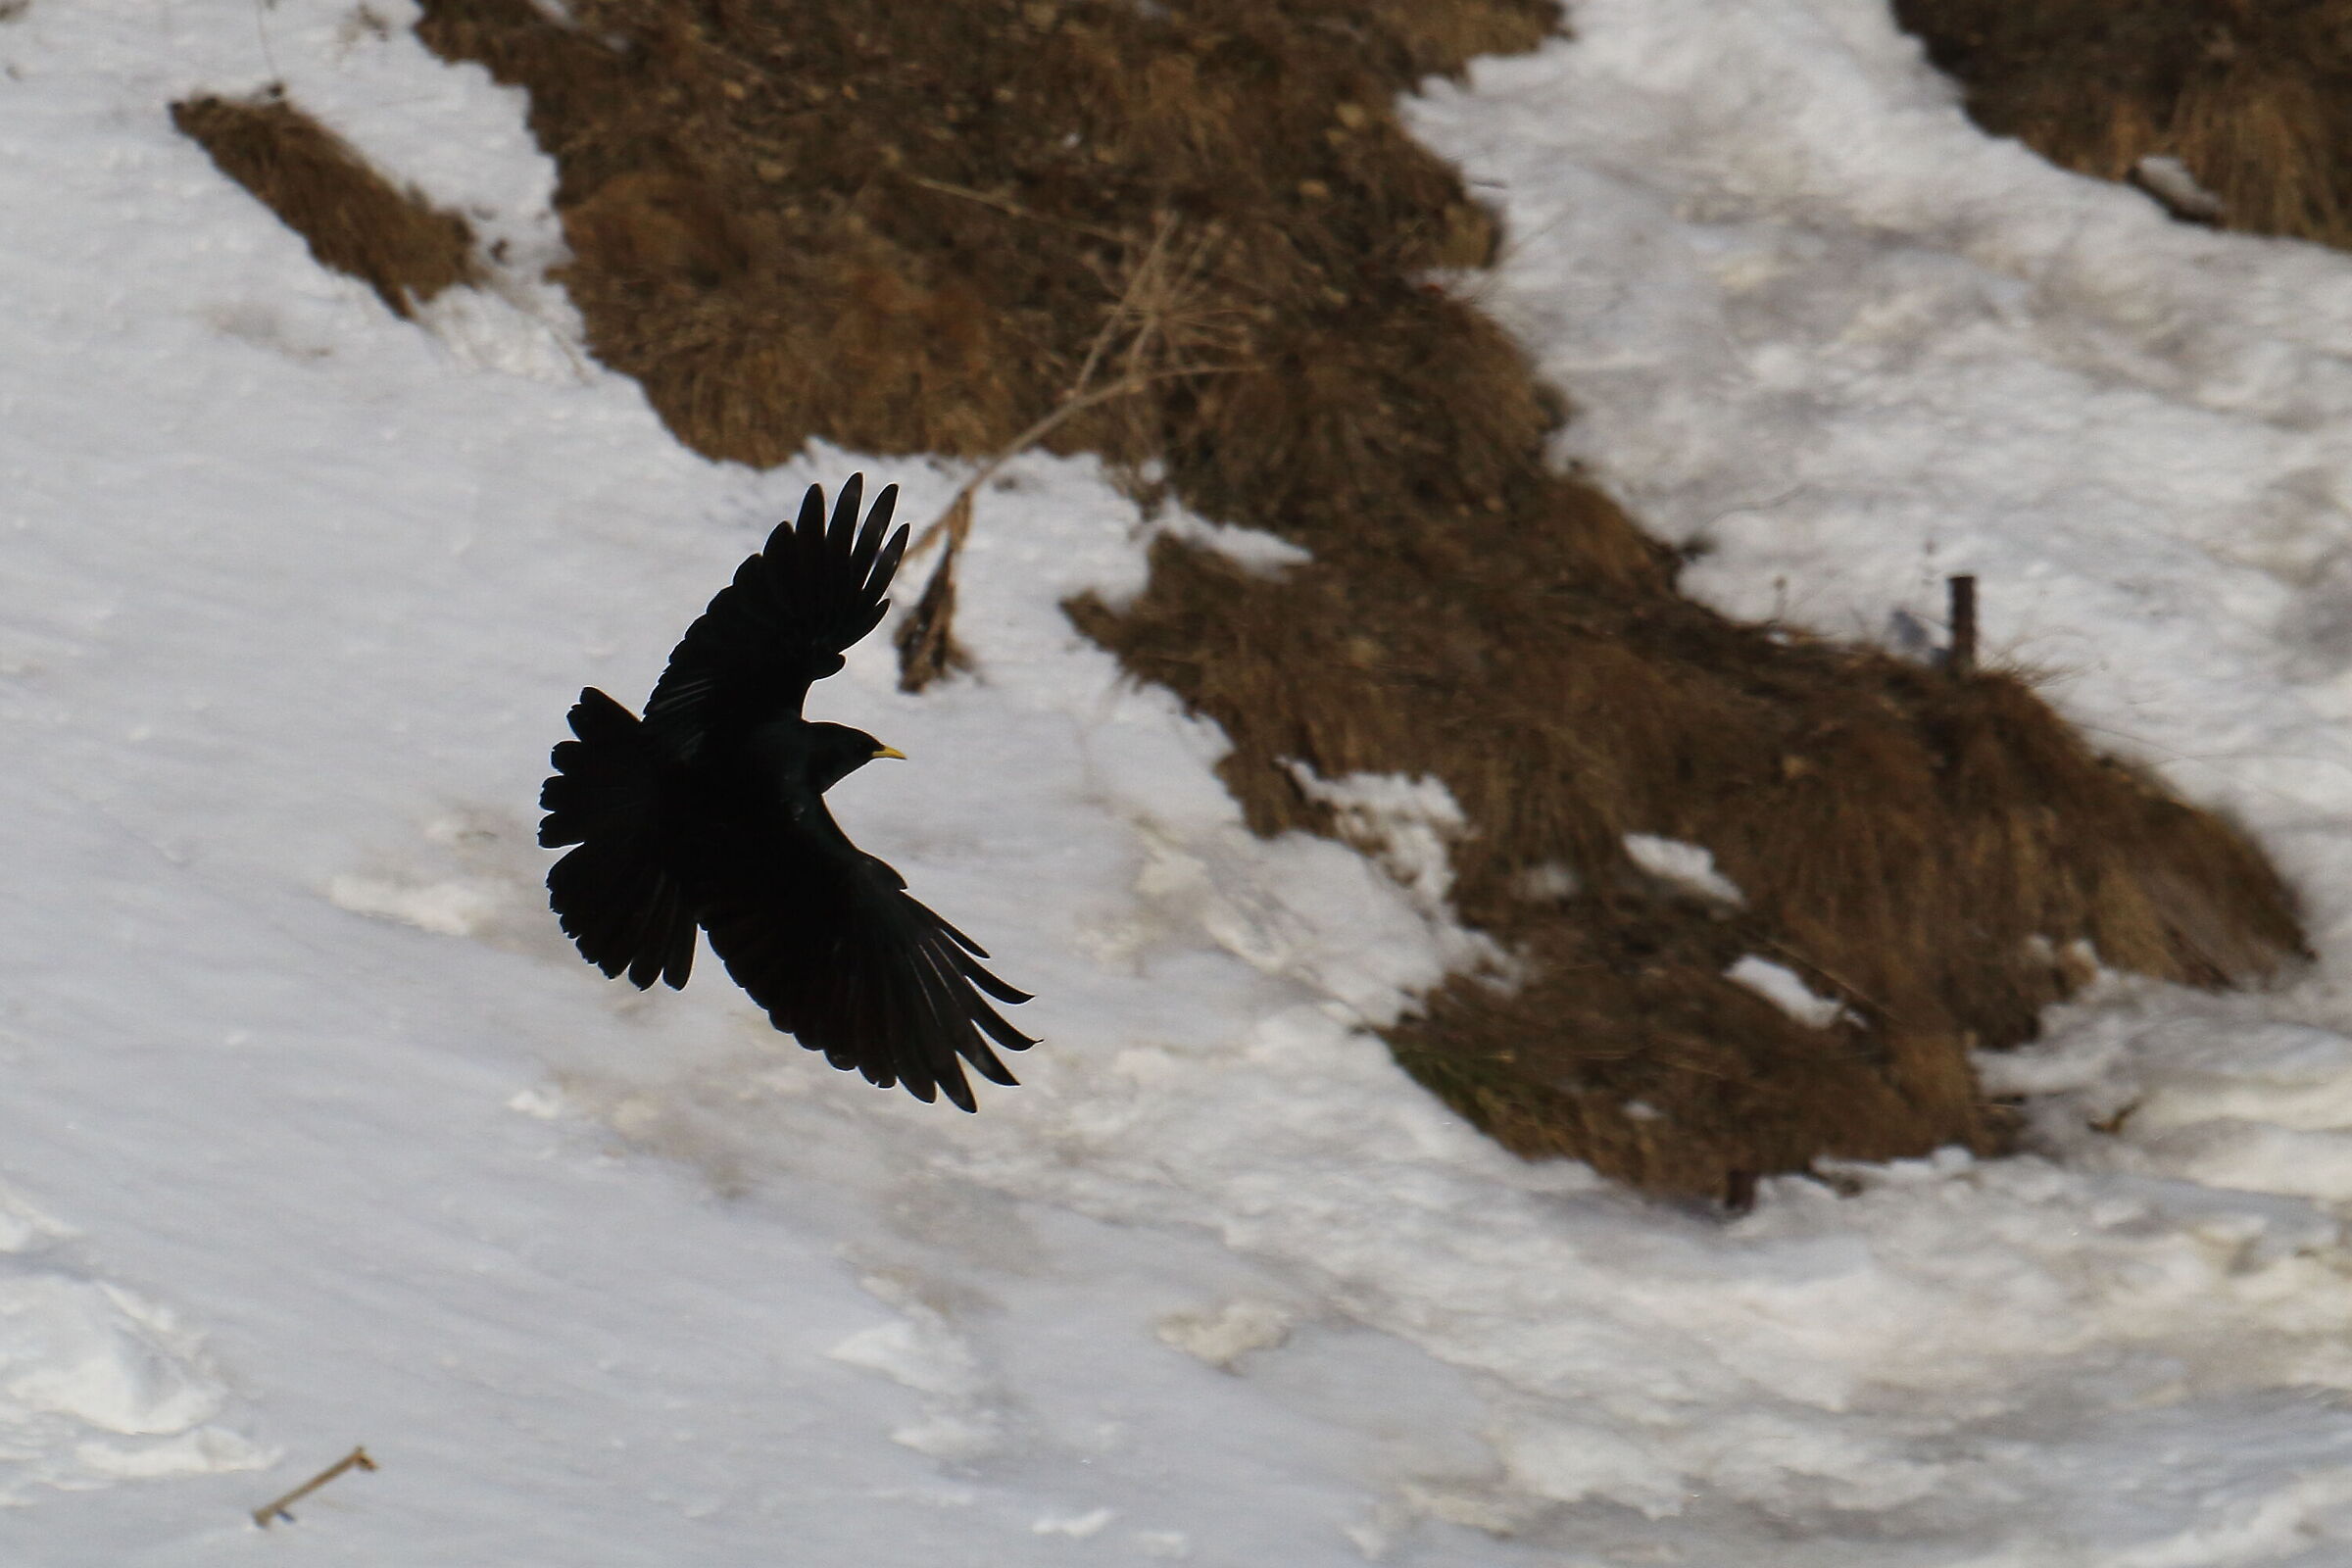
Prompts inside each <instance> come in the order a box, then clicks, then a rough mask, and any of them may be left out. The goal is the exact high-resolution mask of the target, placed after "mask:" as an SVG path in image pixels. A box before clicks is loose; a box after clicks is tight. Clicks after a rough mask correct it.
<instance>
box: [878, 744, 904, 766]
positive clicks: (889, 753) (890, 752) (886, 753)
mask: <svg viewBox="0 0 2352 1568" xmlns="http://www.w3.org/2000/svg"><path fill="white" fill-rule="evenodd" d="M874 756H876V757H895V758H897V759H898V760H900V761H902V762H904V761H905V760H907V754H906V753H905V752H902V751H900V750H899V749H898V748H897V747H896V746H885V747H883V748H882V749H881V750H880V751H878V752H876V753H875V754H874Z"/></svg>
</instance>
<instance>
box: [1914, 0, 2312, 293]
mask: <svg viewBox="0 0 2352 1568" xmlns="http://www.w3.org/2000/svg"><path fill="white" fill-rule="evenodd" d="M1894 9H1895V14H1896V17H1897V19H1898V20H1899V21H1900V22H1901V23H1902V25H1903V26H1904V27H1905V28H1907V29H1908V30H1910V31H1911V32H1913V33H1915V34H1917V35H1918V36H1919V38H1920V39H1921V40H1922V41H1923V42H1924V43H1925V44H1926V46H1927V50H1928V56H1929V58H1930V59H1931V60H1933V61H1934V62H1935V63H1936V66H1937V67H1938V68H1939V69H1941V70H1942V71H1944V72H1946V73H1950V74H1951V75H1953V76H1955V77H1957V78H1958V79H1959V81H1960V82H1961V84H1962V85H1963V86H1964V87H1965V88H1966V89H1967V93H1968V108H1969V113H1970V114H1971V115H1973V116H1974V117H1975V118H1976V120H1977V122H1978V123H1980V124H1982V125H1983V126H1984V127H1985V129H1987V130H1989V131H1992V132H1993V133H1994V134H1996V135H2003V136H2015V137H2016V138H2018V139H2019V140H2020V141H2023V142H2024V143H2026V145H2028V146H2030V147H2032V148H2034V150H2035V151H2036V152H2038V153H2040V154H2041V155H2042V156H2043V157H2045V158H2048V159H2049V160H2051V161H2052V162H2053V163H2057V164H2062V165H2064V166H2065V167H2067V168H2069V169H2073V170H2077V171H2080V172H2082V173H2086V174H2096V175H2099V176H2100V177H2102V178H2106V179H2125V178H2129V177H2131V174H2132V172H2133V171H2134V170H2135V169H2136V168H2137V166H2138V165H2139V163H2140V161H2141V160H2142V159H2144V158H2149V157H2158V158H2173V159H2178V160H2179V161H2180V163H2181V164H2183V165H2185V166H2186V167H2187V170H2188V172H2189V173H2190V174H2192V175H2194V176H2195V178H2196V181H2197V183H2198V184H2199V185H2201V186H2202V187H2203V188H2204V189H2205V190H2206V191H2209V192H2211V193H2212V194H2213V195H2214V196H2215V197H2218V198H2219V199H2220V207H2221V211H2220V213H2219V214H2218V221H2219V222H2220V223H2221V224H2222V225H2223V226H2225V227H2229V228H2239V229H2245V230H2248V231H2250V232H2253V233H2258V234H2287V235H2293V236H2295V237H2297V238H2301V239H2311V240H2318V241H2320V242H2321V243H2323V244H2327V245H2336V246H2343V245H2346V244H2352V161H2348V160H2347V159H2346V158H2345V156H2344V149H2345V148H2346V147H2347V146H2352V0H2251V3H2249V0H2030V3H2029V0H1895V7H1894ZM2157 194H2159V196H2160V198H2161V192H2160V191H2159V192H2157ZM2168 205H2171V203H2169V202H2168Z"/></svg>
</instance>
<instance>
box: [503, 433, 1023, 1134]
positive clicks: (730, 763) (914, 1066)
mask: <svg viewBox="0 0 2352 1568" xmlns="http://www.w3.org/2000/svg"><path fill="white" fill-rule="evenodd" d="M862 489H863V487H862V484H861V482H860V480H859V479H858V478H852V479H851V480H850V482H849V483H848V484H846V485H844V486H843V487H842V493H841V498H840V502H839V504H838V505H837V506H836V507H835V509H834V512H833V517H832V523H831V526H830V527H828V526H826V523H825V515H824V497H823V493H822V492H821V491H820V490H819V489H818V488H817V487H816V486H814V485H811V486H810V487H809V497H808V500H807V501H806V502H805V503H804V504H803V506H802V508H801V515H800V520H799V523H798V525H797V526H794V525H791V524H787V525H784V526H780V527H778V528H777V529H776V531H775V532H774V533H773V534H771V535H770V536H769V538H768V541H767V545H766V547H765V548H764V549H763V550H762V551H761V552H760V554H758V555H755V556H753V557H752V558H751V559H750V560H748V561H746V562H745V563H744V564H743V566H742V567H741V569H739V570H738V571H737V572H736V574H735V580H734V582H733V583H732V584H730V585H729V586H728V587H726V588H724V589H721V590H720V591H719V593H718V596H717V597H716V598H714V599H712V600H711V606H710V608H709V609H708V610H707V611H705V612H704V613H703V614H702V616H701V618H699V619H698V620H696V621H695V623H694V624H693V625H692V626H690V627H689V628H687V632H686V635H685V637H684V638H683V639H682V640H680V642H679V644H678V646H677V648H676V650H675V651H674V652H672V653H671V655H670V660H669V666H668V668H667V669H665V670H664V671H663V672H662V679H661V680H660V682H658V683H657V684H656V685H655V687H654V693H653V696H652V697H651V698H650V699H648V700H647V702H646V706H645V716H644V717H643V718H642V719H640V718H638V717H636V716H635V715H633V714H631V713H630V712H629V711H628V710H627V709H625V708H623V707H621V705H620V704H618V703H616V702H614V701H613V699H612V698H610V697H607V696H606V695H605V694H604V693H603V692H600V691H597V690H595V689H594V688H590V689H588V690H586V691H583V692H581V694H580V701H579V703H578V704H577V705H576V706H575V707H574V708H573V709H572V711H571V728H572V733H573V734H574V735H575V736H576V737H577V739H574V740H569V741H564V742H562V743H561V744H559V745H558V746H557V747H556V749H555V752H554V756H553V760H554V762H555V765H556V770H557V771H556V774H555V776H554V777H552V778H550V779H549V780H548V781H547V785H546V788H545V789H544V790H543V791H542V792H541V795H540V804H541V805H542V806H543V807H545V808H546V809H547V813H548V814H547V816H546V818H545V819H544V820H543V821H542V822H541V823H540V827H539V842H540V843H542V844H544V845H547V846H549V847H550V848H557V847H561V846H564V845H574V846H577V847H576V848H574V849H572V850H571V852H570V853H569V854H567V855H565V856H564V858H562V859H561V860H559V861H557V862H556V864H555V866H554V867H553V868H552V869H551V870H550V871H549V872H548V877H547V885H548V896H549V903H550V904H551V905H552V906H553V907H554V908H555V911H556V913H557V914H558V916H559V917H561V919H562V921H563V925H564V933H565V934H566V935H568V936H570V937H571V938H572V940H573V941H574V942H575V943H576V944H577V945H578V947H579V950H580V953H581V955H582V956H584V957H586V958H587V959H588V960H589V961H590V962H591V963H594V964H596V965H597V966H598V967H599V968H601V969H603V970H604V971H605V973H606V974H608V975H618V974H622V973H624V972H625V973H626V974H627V975H628V977H629V979H630V981H631V982H632V983H634V984H635V985H637V986H639V987H641V988H642V987H645V986H650V985H652V984H653V983H654V981H655V980H657V979H661V980H665V981H666V982H668V984H670V985H671V986H673V987H675V986H683V985H684V984H685V983H686V978H687V975H688V973H689V972H690V971H691V969H692V967H693V963H694V947H695V932H696V930H697V928H698V927H699V928H700V929H701V930H703V931H705V932H707V933H709V935H710V939H711V951H712V952H713V953H715V954H717V955H718V957H719V961H720V962H722V963H724V964H725V965H726V967H727V972H728V974H730V975H731V976H733V977H734V979H735V981H736V983H737V984H738V985H741V986H742V987H743V988H744V990H745V991H747V992H749V993H750V994H751V997H752V1000H753V1001H755V1002H757V1003H759V1004H760V1006H762V1007H763V1008H765V1009H766V1011H767V1015H768V1018H769V1020H770V1021H771V1022H772V1023H774V1025H775V1026H776V1027H777V1028H779V1029H782V1030H786V1031H788V1032H789V1033H791V1034H793V1035H794V1036H796V1037H797V1038H798V1039H799V1040H800V1042H801V1044H803V1045H804V1046H807V1047H809V1049H810V1050H812V1051H821V1052H823V1053H824V1054H825V1056H826V1059H828V1060H829V1061H831V1062H832V1063H833V1064H834V1065H835V1066H837V1067H845V1068H848V1067H854V1068H856V1069H858V1071H860V1072H862V1073H863V1074H864V1075H865V1076H866V1078H867V1079H869V1080H870V1081H872V1082H874V1083H876V1084H879V1085H881V1086H883V1087H885V1088H888V1087H889V1086H891V1085H892V1084H894V1083H897V1084H903V1085H905V1086H906V1088H907V1090H908V1092H910V1093H912V1094H913V1095H914V1096H915V1097H916V1098H918V1099H921V1100H925V1101H928V1100H930V1099H932V1098H933V1096H934V1094H935V1093H937V1092H939V1091H945V1092H946V1094H947V1096H948V1098H949V1099H950V1100H952V1101H954V1102H955V1103H956V1104H958V1105H961V1106H962V1107H963V1108H964V1109H966V1110H970V1109H972V1108H973V1101H972V1094H971V1089H970V1087H969V1085H968V1084H967V1083H966V1082H965V1081H964V1076H963V1070H962V1066H961V1065H960V1062H968V1063H969V1064H970V1065H971V1066H972V1068H973V1069H974V1070H976V1071H977V1072H979V1073H980V1075H981V1076H982V1077H984V1078H987V1079H989V1080H991V1081H992V1082H995V1083H1001V1084H1010V1083H1012V1082H1013V1077H1012V1075H1011V1074H1010V1073H1009V1072H1007V1071H1005V1065H1004V1063H1003V1062H1001V1061H999V1060H998V1059H997V1056H996V1054H995V1053H994V1052H993V1051H991V1050H990V1049H989V1045H990V1042H991V1041H993V1042H995V1044H997V1045H999V1046H1002V1047H1004V1048H1005V1049H1006V1050H1008V1051H1020V1050H1024V1049H1026V1048H1027V1047H1028V1046H1029V1045H1031V1044H1033V1042H1032V1041H1030V1040H1029V1039H1028V1037H1026V1036H1024V1035H1022V1034H1021V1033H1020V1032H1019V1031H1017V1030H1015V1029H1014V1028H1013V1027H1012V1026H1011V1025H1010V1024H1008V1023H1006V1022H1005V1019H1004V1017H1003V1016H1002V1015H1001V1014H999V1013H998V1012H997V1010H996V1008H994V1007H993V1006H991V1005H989V1003H988V1001H987V1000H986V998H987V997H993V998H995V999H996V1000H997V1001H999V1002H1005V1003H1019V1002H1026V1001H1028V1000H1029V999H1028V997H1027V995H1026V994H1025V993H1023V992H1020V991H1016V990H1014V989H1013V988H1012V987H1010V986H1008V985H1005V983H1004V982H1003V981H1001V980H999V979H997V977H996V976H994V975H992V974H990V973H989V972H988V970H986V969H985V968H983V967H981V965H980V964H979V962H978V961H977V960H978V959H980V958H984V957H986V956H988V955H987V954H986V953H985V952H983V951H982V950H981V949H980V948H979V946H978V945H977V944H975V943H973V942H972V941H971V939H970V938H968V937H966V936H964V935H963V933H962V932H960V931H957V930H956V928H955V927H954V926H952V925H950V924H948V923H947V922H946V921H945V920H942V919H941V918H940V917H939V916H938V915H936V914H934V913H932V912H931V910H929V909H927V908H925V907H923V906H922V905H920V904H918V903H916V902H915V901H914V900H913V899H912V898H910V897H909V896H908V895H907V891H906V886H907V884H906V881H905V879H904V878H902V877H901V876H900V875H899V874H898V873H897V872H896V871H894V870H892V869H891V868H890V867H889V866H888V865H886V864H884V863H883V862H882V861H881V860H878V859H876V858H874V857H872V856H870V855H867V854H866V853H865V852H864V851H862V850H860V849H858V847H857V846H856V845H855V844H853V843H851V842H850V839H849V836H848V835H847V834H845V833H844V832H842V830H841V827H840V825H839V824H838V823H836V822H835V821H834V820H833V813H832V812H831V811H830V810H828V809H826V807H825V792H826V791H827V790H829V789H831V788H832V787H833V786H834V785H835V784H837V783H839V782H840V781H841V780H842V779H843V778H845V777H847V776H848V775H849V774H850V773H852V772H854V771H856V770H857V769H858V768H859V767H862V766H864V765H865V763H867V762H868V761H870V760H873V759H875V758H877V757H897V756H899V755H900V754H899V753H898V752H896V751H893V750H892V749H890V748H889V747H886V746H884V745H882V743H881V742H879V741H877V740H875V739H874V738H873V737H872V736H871V735H868V734H866V733H864V732H863V731H862V730H855V729H851V728H848V727H847V726H845V725H840V724H812V723H809V722H808V721H807V720H806V719H804V718H803V717H802V716H801V708H802V705H803V703H804V701H805V700H806V697H807V693H808V690H809V685H810V684H811V683H813V682H814V681H816V680H818V679H821V678H822V677H824V676H826V675H829V674H831V673H833V672H834V671H835V670H837V669H839V668H840V667H841V664H842V659H841V655H842V653H843V651H844V650H846V649H847V648H848V647H849V646H850V645H851V644H852V643H855V642H856V641H857V640H858V638H860V637H862V636H864V635H865V634H866V633H867V632H869V631H871V630H872V629H873V627H874V625H875V623H876V622H877V621H879V620H880V619H881V616H882V613H883V611H884V610H886V609H887V608H888V606H889V602H888V601H887V600H885V599H884V598H883V597H882V595H883V593H884V592H885V590H886V589H887V588H888V587H889V584H890V578H891V574H892V573H893V572H894V571H895V570H896V569H897V567H898V562H899V556H900V554H901V552H902V551H903V550H904V549H905V547H906V541H907V530H906V529H904V528H901V529H900V530H899V531H898V533H897V534H896V535H895V536H894V537H892V538H891V540H890V542H889V544H888V545H887V546H885V545H884V544H883V540H882V536H883V532H884V530H885V529H886V527H887V526H888V523H889V518H890V513H891V508H892V505H893V502H894V500H895V498H896V490H897V487H896V486H892V487H890V488H889V489H886V490H884V491H883V492H882V495H881V496H880V498H878V499H877V500H876V502H875V504H874V508H873V511H872V513H871V514H869V515H868V516H867V517H866V519H865V522H864V525H863V526H862V527H858V526H857V521H858V502H859V500H860V499H861V495H862ZM983 993H985V996H984V995H983Z"/></svg>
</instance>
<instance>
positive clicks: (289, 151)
mask: <svg viewBox="0 0 2352 1568" xmlns="http://www.w3.org/2000/svg"><path fill="white" fill-rule="evenodd" d="M172 124H174V125H176V126H178V127H179V130H180V132H181V134H183V135H185V136H187V137H189V138H190V139H192V140H194V141H195V142H197V143H198V144H200V145H201V146H202V147H203V148H204V150H205V151H206V152H208V153H210V154H212V157H213V162H214V163H215V164H218V165H219V166H220V168H221V172H222V173H224V174H226V175H227V176H228V177H229V178H231V179H233V180H235V181H236V182H237V183H238V184H240V185H242V186H244V187H245V188H246V189H247V190H249V191H251V192H252V193H253V194H254V195H255V196H256V197H257V198H259V200H260V201H261V203H262V205H263V206H265V207H267V208H269V209H270V211H271V212H273V213H275V214H276V215H277V216H278V218H279V219H280V220H282V221H284V223H285V224H286V226H287V227H288V228H291V229H293V230H294V232H296V233H297V234H300V235H301V236H302V237H303V238H304V239H305V240H307V241H309V243H310V247H311V254H312V255H313V256H314V257H316V258H318V260H319V265H320V266H322V267H331V268H333V269H334V270H336V271H339V272H348V273H349V274H351V275H352V276H353V277H356V278H358V279H360V280H361V281H362V282H364V283H366V284H367V285H368V287H370V288H372V289H374V290H375V292H376V293H377V294H378V295H379V296H381V297H382V299H383V302H384V304H385V305H387V306H389V307H390V308H391V309H392V311H393V313H394V314H395V315H398V316H402V317H406V316H409V315H410V314H411V313H412V312H413V311H414V310H415V308H416V307H417V306H418V305H421V304H423V303H425V302H426V301H428V300H430V299H431V298H432V297H433V296H434V295H436V294H438V293H440V292H441V291H442V290H443V289H445V288H448V287H451V286H452V285H453V284H458V283H472V282H475V281H477V280H478V279H479V278H480V276H481V269H480V267H479V265H478V264H477V263H476V262H475V260H474V254H473V231H472V230H471V229H470V228H468V227H467V226H466V221H465V220H464V219H462V218H460V217H458V216H457V215H456V214H454V213H444V212H439V211H436V210H435V209H434V208H433V207H432V206H430V205H429V204H428V203H427V202H426V201H425V199H424V198H423V197H422V196H419V195H418V194H417V192H415V191H413V190H411V191H403V190H400V189H397V188H396V187H394V186H393V185H392V184H391V182H390V181H388V180H386V179H385V178H384V176H383V175H381V174H379V173H377V172H375V171H374V170H372V169H370V168H368V165H367V164H366V163H364V162H363V161H362V160H361V158H360V156H359V154H357V153H355V152H353V151H352V150H351V148H350V147H349V146H348V145H346V144H345V143H344V141H343V139H342V138H341V137H339V136H337V135H336V134H335V133H334V132H333V131H331V130H328V129H327V128H326V127H325V126H324V125H321V124H319V122H317V121H316V120H313V119H312V118H311V117H310V116H309V115H307V114H305V113H304V112H303V111H302V110H300V109H298V108H296V107H295V106H294V105H293V104H291V103H288V102H287V101H286V100H285V99H284V98H282V97H278V96H274V95H272V96H268V97H263V98H255V99H245V100H238V99H229V98H212V97H204V98H190V99H188V100H186V101H185V102H182V103H176V104H173V105H172Z"/></svg>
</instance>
